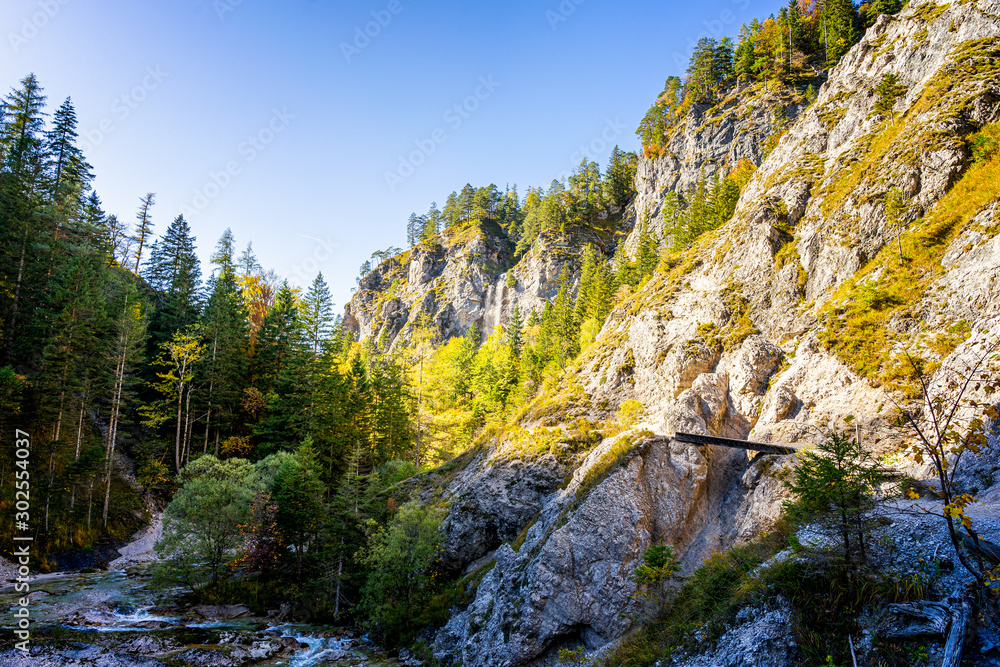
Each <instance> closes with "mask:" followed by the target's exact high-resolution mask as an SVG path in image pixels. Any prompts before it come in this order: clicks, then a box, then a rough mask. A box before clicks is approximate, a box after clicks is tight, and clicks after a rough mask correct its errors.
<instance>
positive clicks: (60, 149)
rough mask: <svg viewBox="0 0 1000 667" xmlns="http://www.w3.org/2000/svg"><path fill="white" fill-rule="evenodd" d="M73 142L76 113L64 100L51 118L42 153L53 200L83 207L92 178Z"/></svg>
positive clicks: (81, 152) (70, 102) (88, 166)
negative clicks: (50, 125)
mask: <svg viewBox="0 0 1000 667" xmlns="http://www.w3.org/2000/svg"><path fill="white" fill-rule="evenodd" d="M76 139H77V133H76V111H75V110H74V109H73V102H72V100H70V98H68V97H67V98H66V101H64V102H63V103H62V105H61V106H60V107H59V108H58V109H57V110H56V112H55V114H54V115H53V117H52V129H50V130H49V131H48V132H46V134H45V151H46V153H47V154H48V156H47V158H48V171H49V180H50V184H51V192H52V199H53V200H54V201H56V202H57V203H59V202H60V201H62V200H64V199H66V198H71V199H73V201H74V203H76V204H77V205H81V206H82V204H83V197H84V196H85V195H86V192H87V190H88V189H89V188H90V181H91V180H92V179H93V175H92V174H91V171H90V165H89V164H87V162H86V160H84V157H83V151H81V150H80V149H79V148H78V147H77V146H76Z"/></svg>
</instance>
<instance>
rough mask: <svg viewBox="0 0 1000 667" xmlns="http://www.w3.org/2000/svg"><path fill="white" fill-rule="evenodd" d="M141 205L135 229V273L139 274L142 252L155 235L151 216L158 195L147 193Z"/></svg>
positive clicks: (136, 215) (136, 217)
mask: <svg viewBox="0 0 1000 667" xmlns="http://www.w3.org/2000/svg"><path fill="white" fill-rule="evenodd" d="M140 200H141V203H140V204H139V210H138V212H137V213H136V214H135V219H136V221H137V225H136V228H135V242H136V249H135V269H133V271H134V272H135V273H137V274H138V273H139V264H140V262H142V251H143V250H144V249H145V247H146V244H147V243H148V242H149V239H150V237H151V236H152V235H153V219H152V215H151V209H152V208H153V204H154V203H156V194H155V193H152V192H147V193H146V196H145V197H141V198H140Z"/></svg>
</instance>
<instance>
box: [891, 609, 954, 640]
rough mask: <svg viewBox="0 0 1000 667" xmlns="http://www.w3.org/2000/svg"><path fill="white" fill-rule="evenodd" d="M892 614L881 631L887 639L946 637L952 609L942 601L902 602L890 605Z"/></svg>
mask: <svg viewBox="0 0 1000 667" xmlns="http://www.w3.org/2000/svg"><path fill="white" fill-rule="evenodd" d="M889 611H890V612H891V614H892V615H891V616H890V617H889V619H888V620H887V621H886V622H885V623H884V624H883V625H882V629H881V631H880V632H879V634H880V635H882V636H883V637H885V638H886V639H911V638H913V637H927V636H937V637H944V635H945V632H946V631H947V630H948V622H949V621H950V620H951V617H952V611H951V608H949V607H948V605H946V604H942V603H940V602H928V601H926V600H922V601H920V602H902V603H898V604H891V605H889Z"/></svg>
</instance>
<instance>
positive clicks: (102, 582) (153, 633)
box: [0, 567, 400, 667]
mask: <svg viewBox="0 0 1000 667" xmlns="http://www.w3.org/2000/svg"><path fill="white" fill-rule="evenodd" d="M148 584H149V578H148V576H147V575H146V574H145V569H144V568H143V567H138V568H132V569H130V570H129V571H128V572H126V571H124V570H108V571H102V572H93V573H59V574H49V575H40V576H37V577H34V578H33V579H32V581H31V594H30V598H29V599H30V601H31V602H30V606H29V609H30V611H31V618H32V621H33V622H32V625H31V633H32V638H31V646H32V654H31V655H30V656H21V655H19V653H18V652H17V651H14V650H13V649H0V664H2V665H8V664H10V665H17V664H25V665H28V664H30V665H31V666H32V667H48V666H49V665H52V666H55V665H63V664H66V665H68V664H80V662H78V661H79V660H81V659H82V658H86V657H87V656H91V657H94V658H97V657H98V656H99V657H100V659H101V664H104V665H108V666H109V667H129V666H132V665H142V666H143V667H154V666H155V665H157V664H168V661H169V662H170V663H173V664H178V663H179V664H185V665H195V666H204V667H229V666H241V665H261V666H267V667H271V666H274V667H277V666H278V665H289V666H293V665H294V666H296V667H312V666H313V665H317V666H321V665H351V666H358V665H371V666H372V667H375V666H376V665H377V666H385V667H389V666H390V665H399V664H400V663H398V662H397V661H395V660H392V659H390V658H387V657H385V656H384V655H382V654H381V652H380V651H378V649H377V648H376V647H374V646H372V645H370V644H369V643H368V642H367V641H366V640H365V639H364V638H360V639H358V638H349V637H346V636H344V633H343V632H342V631H341V629H339V628H335V627H332V626H323V625H300V624H293V623H280V622H278V621H275V620H273V619H267V618H259V617H252V616H245V617H240V618H233V619H211V618H209V619H206V618H203V617H200V616H198V615H196V614H192V613H191V611H190V610H186V609H183V608H180V607H179V606H178V605H176V604H175V603H174V602H173V601H172V600H171V599H170V596H167V599H163V598H162V596H158V595H156V594H154V592H153V591H151V590H150V589H149V586H148ZM19 597H21V596H20V594H17V593H15V592H14V589H13V585H12V584H0V613H2V618H0V628H3V634H4V635H5V636H6V637H9V636H10V634H8V633H10V631H11V630H12V629H13V623H14V617H13V614H12V609H13V607H14V606H15V605H16V601H17V599H18V598H19ZM0 646H2V645H0ZM28 661H30V662H28Z"/></svg>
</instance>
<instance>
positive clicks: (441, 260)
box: [344, 223, 583, 346]
mask: <svg viewBox="0 0 1000 667" xmlns="http://www.w3.org/2000/svg"><path fill="white" fill-rule="evenodd" d="M582 243H583V241H581V239H579V238H564V237H560V236H559V235H557V234H554V233H543V234H542V235H541V236H540V237H539V239H538V241H537V242H536V244H535V245H534V246H533V247H532V248H531V250H529V251H528V252H527V253H526V254H525V255H524V256H523V257H521V258H520V259H519V261H518V262H517V263H516V264H514V262H513V247H512V244H511V243H510V242H509V240H508V239H507V236H506V235H505V234H504V232H503V230H501V229H500V228H499V227H498V226H496V225H494V224H492V223H485V224H483V225H482V226H481V227H466V228H461V229H454V230H445V231H444V232H443V233H442V234H441V235H440V238H439V239H438V240H435V241H434V242H424V243H421V244H420V245H418V246H416V247H414V248H412V249H411V250H408V251H407V252H405V253H403V254H401V255H398V256H397V257H394V258H392V259H388V260H386V261H384V262H383V263H382V264H380V265H379V266H378V267H376V268H375V269H374V270H373V271H372V272H371V273H369V274H368V275H367V276H365V277H363V278H362V279H361V282H360V283H359V285H358V290H357V293H356V294H355V295H354V298H352V299H351V302H350V303H349V304H348V305H347V308H346V312H345V315H344V325H345V327H346V328H347V330H348V331H350V332H352V333H353V334H354V335H355V336H357V337H358V338H359V339H365V338H369V337H371V338H374V339H376V340H381V341H383V342H384V343H385V344H386V345H390V346H391V345H392V344H394V343H395V341H396V339H397V337H400V336H402V337H401V338H400V340H401V341H404V340H408V339H409V337H410V334H411V333H412V330H413V327H414V326H416V325H417V324H418V321H419V320H420V318H421V317H425V318H426V321H427V324H428V325H429V326H430V327H431V329H432V331H433V332H434V334H435V336H436V338H437V340H438V341H444V340H447V339H448V338H451V337H452V336H461V335H462V334H464V333H465V332H466V330H467V329H468V328H469V327H470V326H475V327H477V328H478V329H479V330H480V331H481V332H482V333H483V334H489V333H490V332H491V331H493V328H494V327H496V326H498V325H503V324H506V323H507V321H508V319H509V318H510V315H511V313H513V311H514V307H515V306H517V307H518V308H519V309H520V310H521V312H522V313H524V314H527V313H529V312H531V311H534V310H537V311H541V309H542V308H543V307H544V305H545V303H546V302H547V301H550V300H551V299H552V298H554V297H555V295H556V292H557V291H558V290H559V276H560V275H561V274H562V271H563V269H564V267H565V268H566V269H567V270H568V271H569V272H570V273H575V272H576V271H577V270H578V268H579V260H580V247H581V245H582Z"/></svg>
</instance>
